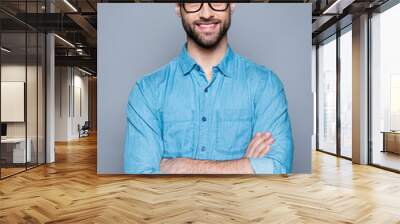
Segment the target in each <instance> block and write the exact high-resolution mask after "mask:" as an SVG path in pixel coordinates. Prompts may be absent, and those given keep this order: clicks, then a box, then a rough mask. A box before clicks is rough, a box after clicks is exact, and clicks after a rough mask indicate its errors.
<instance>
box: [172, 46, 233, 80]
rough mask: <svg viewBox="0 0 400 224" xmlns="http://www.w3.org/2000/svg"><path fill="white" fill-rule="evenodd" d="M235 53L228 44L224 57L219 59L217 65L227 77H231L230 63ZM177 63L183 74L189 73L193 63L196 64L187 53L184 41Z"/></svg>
mask: <svg viewBox="0 0 400 224" xmlns="http://www.w3.org/2000/svg"><path fill="white" fill-rule="evenodd" d="M234 56H235V53H234V51H233V50H232V48H231V46H230V45H229V44H228V47H227V50H226V52H225V55H224V57H223V58H222V60H221V61H220V63H219V64H218V65H216V66H215V67H217V68H218V69H219V70H220V71H221V72H222V74H223V75H225V76H227V77H231V76H232V74H231V72H232V71H230V70H229V67H230V64H231V63H232V59H233V58H234ZM178 58H179V64H180V66H181V68H182V71H183V75H187V74H189V73H190V71H191V70H192V69H193V67H194V66H195V65H197V63H196V61H195V60H194V59H193V58H192V57H191V56H190V55H189V52H188V50H187V43H185V44H184V45H183V47H182V50H181V53H180V54H179V57H178Z"/></svg>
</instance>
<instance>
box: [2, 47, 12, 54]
mask: <svg viewBox="0 0 400 224" xmlns="http://www.w3.org/2000/svg"><path fill="white" fill-rule="evenodd" d="M1 50H2V51H4V52H6V53H10V52H11V50H9V49H7V48H5V47H1Z"/></svg>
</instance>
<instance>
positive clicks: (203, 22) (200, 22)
mask: <svg viewBox="0 0 400 224" xmlns="http://www.w3.org/2000/svg"><path fill="white" fill-rule="evenodd" d="M220 22H221V20H219V19H207V20H204V19H201V20H196V21H194V24H195V25H208V24H213V23H220Z"/></svg>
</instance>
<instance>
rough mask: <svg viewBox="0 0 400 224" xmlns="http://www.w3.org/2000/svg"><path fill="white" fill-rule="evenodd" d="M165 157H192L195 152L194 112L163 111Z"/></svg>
mask: <svg viewBox="0 0 400 224" xmlns="http://www.w3.org/2000/svg"><path fill="white" fill-rule="evenodd" d="M161 117H162V122H163V143H164V157H169V158H177V157H190V154H191V152H192V151H193V138H194V133H193V132H194V123H193V112H192V111H185V112H182V111H163V112H161Z"/></svg>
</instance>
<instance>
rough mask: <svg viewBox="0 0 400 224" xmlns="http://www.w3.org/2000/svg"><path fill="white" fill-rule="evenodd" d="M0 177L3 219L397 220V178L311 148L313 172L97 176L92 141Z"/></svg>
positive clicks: (62, 148)
mask: <svg viewBox="0 0 400 224" xmlns="http://www.w3.org/2000/svg"><path fill="white" fill-rule="evenodd" d="M56 158H57V162H56V163H55V164H51V165H46V166H41V167H39V168H36V169H33V170H30V171H28V172H26V173H22V174H19V175H16V176H13V177H10V178H8V179H5V180H2V181H0V223H43V222H48V223H213V224H214V223H373V224H376V223H385V224H386V223H400V175H399V174H395V173H391V172H387V171H384V170H380V169H377V168H374V167H369V166H359V165H352V164H351V162H350V161H347V160H343V159H337V158H335V157H333V156H330V155H326V154H323V153H318V152H315V153H314V154H313V174H311V175H293V176H290V177H280V176H240V175H236V176H185V177H182V176H180V177H176V176H175V177H171V176H169V177H166V176H164V177H151V176H124V175H117V176H98V175H97V174H96V139H95V138H94V137H89V138H85V139H83V140H81V141H76V142H70V143H68V144H57V150H56Z"/></svg>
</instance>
